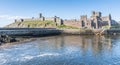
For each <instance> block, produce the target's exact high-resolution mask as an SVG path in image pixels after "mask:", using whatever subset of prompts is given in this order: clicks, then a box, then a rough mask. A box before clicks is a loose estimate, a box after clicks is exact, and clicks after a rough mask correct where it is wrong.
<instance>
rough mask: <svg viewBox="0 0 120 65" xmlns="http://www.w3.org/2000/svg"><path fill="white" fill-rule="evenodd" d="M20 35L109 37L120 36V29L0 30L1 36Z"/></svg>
mask: <svg viewBox="0 0 120 65" xmlns="http://www.w3.org/2000/svg"><path fill="white" fill-rule="evenodd" d="M1 34H5V35H20V36H43V35H56V34H78V35H101V34H104V35H107V34H110V35H111V34H114V35H115V34H120V29H110V30H103V29H94V30H89V29H87V30H81V29H56V28H0V35H1Z"/></svg>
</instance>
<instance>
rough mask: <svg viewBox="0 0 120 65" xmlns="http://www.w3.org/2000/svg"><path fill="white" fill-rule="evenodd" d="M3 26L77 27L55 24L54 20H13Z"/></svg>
mask: <svg viewBox="0 0 120 65" xmlns="http://www.w3.org/2000/svg"><path fill="white" fill-rule="evenodd" d="M5 28H59V29H78V28H77V27H73V26H66V25H57V23H56V22H53V21H40V20H34V21H24V22H14V23H12V24H10V25H7V26H5Z"/></svg>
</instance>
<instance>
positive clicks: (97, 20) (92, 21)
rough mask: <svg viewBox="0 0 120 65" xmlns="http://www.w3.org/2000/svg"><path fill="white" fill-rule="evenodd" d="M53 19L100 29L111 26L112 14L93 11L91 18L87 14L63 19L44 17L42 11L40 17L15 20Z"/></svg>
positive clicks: (76, 25) (69, 24) (63, 22)
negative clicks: (103, 14) (105, 14)
mask: <svg viewBox="0 0 120 65" xmlns="http://www.w3.org/2000/svg"><path fill="white" fill-rule="evenodd" d="M35 20H40V21H46V20H49V21H53V22H55V23H56V26H57V25H67V26H73V27H78V28H92V29H100V28H102V27H103V26H109V27H111V22H112V18H111V14H109V15H108V16H102V13H101V12H95V11H93V12H92V14H91V16H90V18H87V15H83V16H81V17H80V19H79V20H77V19H71V20H63V19H61V18H60V17H57V16H54V17H44V16H43V15H42V13H40V14H39V18H34V17H32V18H28V19H19V20H15V22H24V21H35Z"/></svg>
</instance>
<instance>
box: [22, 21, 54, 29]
mask: <svg viewBox="0 0 120 65" xmlns="http://www.w3.org/2000/svg"><path fill="white" fill-rule="evenodd" d="M21 24H24V25H28V27H30V28H36V27H47V26H50V27H55V26H56V23H54V22H53V21H37V20H36V21H24V22H22V23H21Z"/></svg>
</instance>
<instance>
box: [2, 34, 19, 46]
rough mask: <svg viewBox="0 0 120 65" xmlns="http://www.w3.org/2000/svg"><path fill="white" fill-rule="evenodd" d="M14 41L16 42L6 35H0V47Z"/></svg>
mask: <svg viewBox="0 0 120 65" xmlns="http://www.w3.org/2000/svg"><path fill="white" fill-rule="evenodd" d="M16 41H17V40H16V38H13V37H10V36H8V35H0V45H2V44H5V43H11V42H16Z"/></svg>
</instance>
